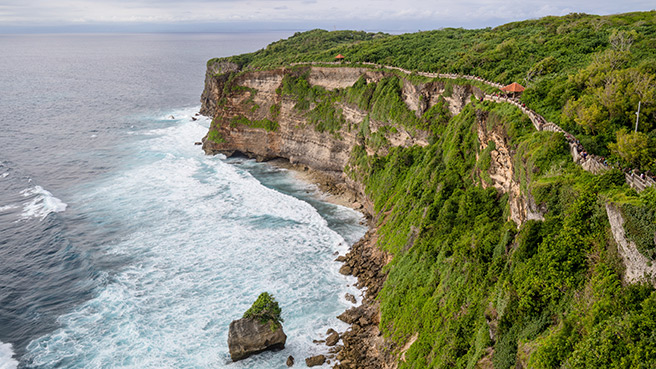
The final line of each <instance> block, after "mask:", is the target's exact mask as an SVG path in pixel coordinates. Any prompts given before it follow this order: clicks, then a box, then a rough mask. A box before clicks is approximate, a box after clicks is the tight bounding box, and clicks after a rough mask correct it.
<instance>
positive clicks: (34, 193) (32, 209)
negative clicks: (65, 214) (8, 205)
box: [21, 186, 67, 219]
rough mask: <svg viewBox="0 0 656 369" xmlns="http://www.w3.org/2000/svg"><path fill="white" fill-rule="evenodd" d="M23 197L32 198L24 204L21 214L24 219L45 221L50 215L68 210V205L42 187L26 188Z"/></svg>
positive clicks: (22, 193)
mask: <svg viewBox="0 0 656 369" xmlns="http://www.w3.org/2000/svg"><path fill="white" fill-rule="evenodd" d="M21 195H23V196H25V197H29V198H30V199H29V200H28V201H27V202H25V203H23V213H22V214H21V217H22V218H23V219H27V218H41V219H43V218H45V217H46V216H47V215H48V214H50V213H59V212H62V211H64V210H66V206H67V205H66V203H64V202H63V201H61V200H60V199H58V198H56V197H55V196H53V195H52V194H51V193H50V192H49V191H47V190H45V189H43V187H41V186H34V187H30V188H26V189H24V190H23V191H21Z"/></svg>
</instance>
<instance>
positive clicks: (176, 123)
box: [0, 33, 366, 369]
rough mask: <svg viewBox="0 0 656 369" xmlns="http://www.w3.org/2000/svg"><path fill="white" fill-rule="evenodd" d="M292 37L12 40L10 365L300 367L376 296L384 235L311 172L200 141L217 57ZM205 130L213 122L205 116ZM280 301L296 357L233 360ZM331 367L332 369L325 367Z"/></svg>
mask: <svg viewBox="0 0 656 369" xmlns="http://www.w3.org/2000/svg"><path fill="white" fill-rule="evenodd" d="M288 36H290V34H287V33H240V34H135V35H97V34H96V35H0V48H1V49H2V50H3V52H2V53H1V54H0V96H1V98H0V128H1V130H2V134H1V135H0V369H8V368H12V369H13V368H223V367H228V366H229V367H231V368H286V365H285V360H286V358H287V356H289V355H292V356H294V357H295V358H296V360H297V361H299V360H302V359H304V358H305V357H308V356H311V355H315V354H319V353H326V352H327V347H325V346H323V345H320V344H315V343H313V340H315V339H323V338H324V337H325V332H326V330H327V329H328V328H334V329H337V330H344V329H345V328H346V325H345V324H344V323H342V322H340V321H338V320H337V319H336V316H337V315H339V314H340V313H341V312H342V311H343V310H345V309H347V308H348V307H350V306H351V304H350V303H349V302H347V301H346V300H345V298H344V295H345V293H347V292H348V293H351V294H354V295H356V296H358V300H360V297H359V296H360V294H361V291H359V290H357V289H356V288H355V287H354V286H353V284H354V283H355V279H354V278H353V277H346V276H343V275H341V274H339V273H338V270H339V267H340V265H339V264H338V263H336V262H335V261H334V259H335V257H336V254H337V253H339V254H344V253H346V251H347V250H348V248H349V246H350V245H351V244H353V243H354V242H355V241H357V240H358V239H359V238H361V237H362V235H363V234H364V233H365V231H366V227H365V226H364V225H363V218H362V216H361V214H359V213H357V212H355V211H352V210H350V209H348V208H344V207H341V206H338V205H333V204H330V203H327V202H325V201H324V195H323V194H322V193H321V192H320V191H319V190H318V189H317V187H316V186H314V185H312V184H308V183H305V182H303V181H301V180H299V179H298V178H297V177H296V176H295V175H294V173H293V172H290V171H287V170H284V169H280V168H276V167H273V166H270V165H268V164H266V163H256V162H254V161H252V160H247V159H244V158H230V159H226V158H225V157H222V156H220V155H218V156H206V155H204V153H203V152H202V150H201V149H200V146H196V145H194V142H196V141H200V139H201V138H202V137H203V136H204V135H205V133H206V132H207V128H208V127H209V124H210V120H209V118H206V117H199V116H196V112H198V110H199V108H200V106H199V104H200V103H199V100H200V94H201V92H202V89H203V81H204V74H205V63H206V61H207V60H208V59H210V58H212V57H218V56H227V55H232V54H239V53H244V52H250V51H255V50H257V49H259V48H262V47H264V46H266V45H267V44H268V43H270V42H272V41H276V40H279V39H281V38H286V37H288ZM194 118H195V120H194ZM264 291H268V292H270V293H272V294H273V295H274V296H275V297H276V299H277V300H278V302H279V303H280V306H281V308H282V311H283V313H282V317H283V319H284V330H285V333H286V334H287V336H288V339H287V345H286V348H285V349H284V350H282V351H279V352H267V353H263V354H260V355H256V356H253V357H251V358H248V359H246V360H243V361H240V362H237V363H232V362H231V361H230V357H229V352H228V347H227V336H228V325H229V323H230V322H231V321H232V320H234V319H238V318H240V317H241V315H242V314H243V312H244V311H245V310H246V309H247V308H248V307H249V306H250V304H251V303H252V302H253V301H254V300H255V299H256V298H257V296H258V295H259V294H260V293H261V292H264ZM325 366H326V367H328V365H325Z"/></svg>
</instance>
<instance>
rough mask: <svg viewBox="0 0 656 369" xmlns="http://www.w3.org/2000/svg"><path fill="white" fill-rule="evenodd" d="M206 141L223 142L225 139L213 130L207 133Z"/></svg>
mask: <svg viewBox="0 0 656 369" xmlns="http://www.w3.org/2000/svg"><path fill="white" fill-rule="evenodd" d="M207 139H208V140H210V141H212V142H215V143H222V142H225V138H223V136H221V134H220V133H219V131H217V130H214V129H212V130H210V131H209V133H208V134H207Z"/></svg>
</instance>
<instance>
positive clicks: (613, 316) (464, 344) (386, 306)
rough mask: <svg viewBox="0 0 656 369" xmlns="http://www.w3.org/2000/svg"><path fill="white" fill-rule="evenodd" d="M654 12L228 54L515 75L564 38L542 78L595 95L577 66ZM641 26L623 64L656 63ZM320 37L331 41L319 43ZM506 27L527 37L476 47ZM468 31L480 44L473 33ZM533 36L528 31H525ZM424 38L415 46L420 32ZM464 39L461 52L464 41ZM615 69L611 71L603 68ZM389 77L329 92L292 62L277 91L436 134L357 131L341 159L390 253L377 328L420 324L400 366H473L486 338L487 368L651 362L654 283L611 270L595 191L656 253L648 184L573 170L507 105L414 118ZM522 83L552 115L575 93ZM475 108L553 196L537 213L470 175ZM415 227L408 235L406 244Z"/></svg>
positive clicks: (646, 22)
mask: <svg viewBox="0 0 656 369" xmlns="http://www.w3.org/2000/svg"><path fill="white" fill-rule="evenodd" d="M653 18H654V13H653V12H651V13H641V14H629V15H621V16H613V17H595V16H582V15H571V16H567V17H563V18H551V17H550V18H545V19H540V20H536V21H528V22H520V23H515V24H510V25H506V26H501V27H499V28H498V29H494V30H473V31H466V30H443V31H434V32H424V33H419V34H412V35H402V36H387V35H367V34H363V33H349V32H341V33H329V32H325V31H311V32H308V33H304V34H298V35H296V36H294V37H293V38H291V39H290V40H287V41H280V42H278V43H276V44H274V45H273V46H270V47H269V48H267V50H268V51H267V50H264V51H260V52H258V53H255V54H250V55H245V56H239V57H234V58H233V59H234V60H237V61H241V62H243V63H246V64H247V65H249V66H251V67H261V66H267V65H275V64H279V63H287V62H290V61H298V60H300V59H302V60H307V61H309V60H317V59H324V60H330V58H331V57H332V55H334V54H335V53H336V52H337V51H339V52H341V53H343V54H346V55H349V56H350V58H351V59H352V60H368V61H377V62H381V63H386V64H393V65H398V66H402V67H408V68H421V69H425V70H430V69H431V68H430V66H435V67H436V68H438V69H440V70H450V71H458V72H465V73H472V74H478V75H482V76H485V77H488V78H490V79H493V80H495V79H496V80H500V81H510V80H512V79H514V78H519V77H518V76H522V75H524V74H525V73H526V72H527V70H530V69H531V68H533V67H534V66H535V65H536V64H535V63H536V60H537V63H538V64H539V62H540V61H541V60H543V59H544V58H546V57H548V56H549V55H552V56H553V55H555V54H554V53H556V54H558V53H559V56H558V62H557V63H556V64H555V66H552V67H550V68H551V69H549V68H547V69H548V70H550V71H549V72H546V73H544V74H542V75H541V76H539V77H538V79H537V81H536V82H534V83H535V84H536V85H540V84H542V85H545V84H546V85H548V86H551V87H550V88H552V89H558V88H561V87H558V86H559V85H560V84H565V85H566V86H569V87H567V89H572V91H573V92H572V94H573V95H572V96H576V99H582V98H583V99H585V98H586V96H592V97H595V96H597V95H595V92H594V91H592V90H591V87H590V86H588V85H586V84H585V83H583V84H580V83H579V82H578V81H577V80H576V78H578V77H576V76H580V75H585V73H588V72H591V70H592V69H594V68H599V65H597V64H594V63H591V60H593V59H594V58H595V55H601V54H603V53H605V52H606V50H608V48H609V44H608V43H609V41H608V40H609V38H608V37H609V35H611V34H613V32H615V34H617V31H613V28H617V29H624V30H625V31H626V32H632V31H636V32H642V31H643V30H651V29H653V25H654V21H653ZM595 27H596V28H595ZM590 30H592V31H590ZM647 33H648V32H642V33H640V36H639V37H636V38H635V41H634V43H633V46H632V48H631V52H630V60H629V61H626V62H624V64H623V65H622V66H621V68H616V69H614V70H616V71H627V70H628V71H629V72H627V73H628V74H630V73H633V72H631V71H630V70H631V68H637V70H639V71H642V72H640V73H647V74H648V75H653V71H651V72H650V71H649V70H648V69H644V68H649V67H645V65H649V63H652V59H651V58H653V57H654V56H653V55H652V54H651V53H645V52H643V51H644V50H643V49H644V45H643V46H639V45H640V43H641V42H642V43H645V44H646V45H649V43H650V42H652V43H653V35H652V36H649V35H648V34H647ZM552 34H553V37H549V35H552ZM510 36H513V37H510ZM649 37H652V38H649ZM322 38H327V39H329V41H327V43H325V44H324V43H323V42H322ZM508 40H515V41H514V42H515V45H516V46H522V47H520V48H519V49H527V50H530V51H531V52H530V53H526V54H522V55H523V56H520V55H514V56H515V58H514V59H515V62H514V63H513V65H507V64H504V65H505V66H499V63H501V61H499V59H497V61H496V62H493V61H486V60H487V59H486V58H485V57H484V56H485V55H488V56H490V55H493V54H494V53H496V52H497V51H499V52H500V51H501V50H502V49H504V48H505V46H502V45H503V44H504V43H506V44H507V43H508V42H510V41H508ZM595 40H597V41H595ZM356 43H357V44H356ZM479 43H484V44H487V45H488V46H476V45H478V44H479ZM529 44H533V45H535V47H534V48H533V49H531V48H529V47H528V46H527V47H524V46H526V45H529ZM556 44H557V45H556ZM574 44H576V45H580V47H572V45H574ZM323 45H327V46H323ZM411 45H414V48H415V50H422V53H417V54H416V55H420V56H421V57H419V56H417V57H415V56H412V57H411V56H410V54H412V55H415V54H414V53H410V51H404V50H412V46H411ZM422 45H424V49H421V48H419V47H420V46H422ZM447 45H450V47H444V46H447ZM538 45H542V46H538ZM549 45H555V46H553V47H548V46H549ZM558 45H560V46H558ZM581 45H582V46H581ZM585 45H588V46H585ZM437 46H439V47H437ZM506 46H507V45H506ZM477 50H478V51H477ZM641 50H642V51H641ZM468 53H471V57H465V55H467V54H468ZM545 55H546V56H545ZM625 56H626V55H625ZM474 57H475V58H479V59H476V60H478V62H476V63H475V64H474V65H476V67H473V66H466V64H463V63H464V61H469V60H471V58H474ZM358 58H359V59H358ZM554 58H556V57H555V56H554ZM483 59H485V60H483ZM438 62H440V63H442V64H436V63H438ZM422 63H423V64H422ZM550 63H551V62H550ZM550 63H548V64H549V65H551V64H550ZM591 65H593V67H590V66H591ZM591 68H592V69H591ZM645 71H646V72H645ZM592 72H594V71H592ZM592 72H591V73H592ZM504 73H505V74H504ZM595 73H596V72H595ZM610 73H611V75H608V76H607V77H608V79H611V80H612V78H611V77H613V75H612V73H614V72H613V71H611V72H610ZM650 73H651V74H650ZM592 74H594V73H592ZM615 77H617V76H615ZM618 78H619V77H618ZM397 82H398V80H395V79H390V80H385V81H381V82H380V83H378V84H369V85H367V84H366V83H364V81H360V82H358V83H356V85H355V86H354V87H352V88H349V89H345V90H343V91H337V92H327V91H322V90H321V89H320V88H312V87H310V86H309V85H307V84H306V83H305V82H304V80H303V77H302V76H301V77H299V78H295V79H292V78H287V80H286V81H285V83H284V85H283V88H282V89H281V91H280V93H281V94H285V95H290V96H293V97H294V98H295V99H296V100H297V102H298V103H297V109H298V110H299V111H307V114H308V117H309V118H310V119H309V120H310V122H311V123H313V124H315V125H316V128H317V129H319V130H328V131H331V132H336V131H337V130H338V129H357V130H358V132H360V134H362V135H364V137H365V138H366V139H367V140H366V141H365V142H366V144H367V145H370V146H371V145H384V144H385V143H384V142H382V143H381V141H384V137H383V138H380V137H378V138H376V137H374V135H373V134H371V132H369V131H368V127H367V124H366V122H364V123H363V124H362V125H361V126H360V127H348V128H346V127H343V126H342V125H343V121H342V120H341V114H340V112H339V111H338V110H337V109H335V108H332V106H334V103H335V102H342V103H343V102H347V103H352V104H357V105H358V106H360V107H361V108H363V109H367V110H368V111H370V114H371V116H372V117H373V116H375V117H376V118H378V119H381V118H384V117H385V116H388V118H387V120H388V121H389V123H390V129H393V126H394V125H395V124H402V125H404V126H406V127H417V128H422V129H428V130H429V131H431V133H432V135H433V138H432V140H431V142H432V144H431V145H430V146H428V147H426V148H418V147H413V148H408V149H399V148H396V149H391V150H390V152H389V154H388V155H386V156H383V157H380V156H367V155H366V151H365V150H364V148H363V147H356V150H354V152H353V155H352V159H351V162H350V164H349V167H348V168H347V172H348V173H349V175H351V176H352V177H354V178H357V179H359V180H360V181H362V182H363V183H365V184H366V186H367V191H368V194H369V196H370V197H371V198H372V199H373V200H374V202H375V204H376V211H377V212H378V213H379V214H381V218H380V219H381V220H380V222H381V224H380V226H381V227H380V238H379V246H380V247H382V248H384V249H386V250H387V251H389V252H391V253H392V254H393V255H394V258H393V260H392V262H391V264H390V266H389V267H388V270H389V277H388V280H387V282H386V284H385V286H384V288H383V291H382V292H381V294H380V299H381V310H382V323H381V328H382V330H383V332H384V333H385V335H386V336H387V337H388V338H389V339H391V340H393V341H395V342H398V343H400V344H402V343H403V342H405V340H407V339H408V337H410V336H411V335H412V334H414V333H416V332H418V333H419V338H418V340H417V342H415V344H413V345H412V347H411V348H410V350H409V351H408V353H407V354H406V356H405V357H406V359H407V361H406V362H403V363H401V367H404V368H424V367H436V368H454V367H456V368H472V367H474V366H475V364H476V363H477V362H478V361H479V360H480V359H481V358H482V357H484V356H486V355H488V354H489V353H490V352H494V355H493V356H491V357H492V361H493V363H494V366H495V368H511V367H515V365H516V364H517V363H521V364H523V365H528V366H529V367H535V368H556V367H563V366H564V367H590V368H606V367H608V368H611V367H617V368H640V367H644V368H650V367H655V366H656V336H655V335H654V333H653V332H656V292H655V291H654V289H653V288H652V287H651V286H650V285H628V286H627V285H623V284H622V282H621V277H620V276H621V273H622V266H621V262H620V261H619V258H618V256H617V254H616V250H615V246H614V241H612V236H611V234H610V232H609V224H608V220H607V218H606V215H605V210H604V204H605V201H607V200H608V199H615V200H620V201H621V202H622V203H624V204H625V205H624V208H625V209H628V210H625V215H627V217H628V220H629V221H628V223H629V227H627V231H629V234H630V235H631V234H633V237H635V238H636V239H640V242H642V243H643V245H642V247H644V249H643V250H641V251H643V253H644V254H645V255H648V256H650V257H653V250H654V249H655V248H656V245H654V244H653V241H652V240H651V239H650V237H649V235H650V234H652V233H653V230H654V228H656V223H654V213H655V212H656V192H655V191H653V190H652V191H645V192H643V193H642V194H641V195H637V194H636V193H635V192H633V191H632V190H629V189H628V188H627V187H626V185H624V184H623V182H624V181H623V175H622V174H621V173H619V172H617V171H611V172H608V173H607V174H604V175H603V176H593V175H591V174H589V173H587V172H584V171H582V170H581V169H580V168H579V167H577V166H576V165H574V164H573V163H572V162H571V158H570V156H569V153H568V151H567V147H566V143H565V141H564V138H563V137H562V135H559V134H554V133H549V132H535V131H534V130H533V129H532V127H531V125H530V122H528V120H527V118H526V117H524V116H523V115H521V113H520V112H519V111H518V110H517V109H516V108H513V107H511V106H507V105H499V104H492V103H485V104H480V103H479V104H477V105H476V106H473V105H471V104H470V105H468V107H467V108H465V110H464V111H463V112H462V113H461V114H459V115H458V116H455V117H449V116H448V114H446V111H445V110H444V109H443V108H441V107H438V108H437V109H434V110H433V111H431V114H426V115H425V116H424V117H421V118H416V117H414V115H412V114H411V113H410V112H409V111H407V108H405V105H403V104H402V102H401V104H399V101H400V98H399V90H398V86H399V84H398V83H397ZM540 93H542V92H540ZM531 94H533V95H531ZM527 95H528V96H527V98H532V99H534V100H530V101H533V102H534V103H535V104H537V105H538V106H540V107H541V108H542V109H544V111H546V112H547V113H549V114H551V115H552V116H554V117H560V116H561V114H560V113H558V112H559V111H560V109H561V108H562V107H563V106H565V105H566V104H567V101H569V100H570V98H568V99H567V100H565V102H564V103H563V102H562V101H560V100H558V99H549V98H548V97H544V96H541V95H540V94H539V93H537V92H536V91H535V90H534V91H533V92H531V91H530V90H529V91H528V93H527ZM557 100H558V101H557ZM559 104H561V105H562V106H561V105H559ZM563 104H564V105H563ZM404 109H405V110H404ZM476 110H478V111H479V112H480V111H484V112H487V114H488V122H495V123H494V124H496V125H502V126H503V128H504V130H505V132H506V133H507V134H508V136H509V139H510V143H511V145H512V148H513V149H514V150H515V152H516V154H515V161H516V163H515V164H516V167H517V168H518V169H519V170H520V174H519V176H520V178H521V179H522V187H523V190H525V191H531V193H532V194H533V196H534V197H535V199H536V201H537V202H538V203H541V204H544V205H545V206H546V207H547V209H548V212H547V213H546V215H545V220H544V221H543V222H538V221H529V222H527V223H525V224H524V225H523V226H522V227H521V228H520V229H517V228H516V226H515V224H514V223H511V222H507V221H506V220H507V219H508V204H507V199H506V196H505V195H500V194H498V193H497V192H496V191H495V190H492V189H487V190H486V189H482V188H481V187H480V186H478V185H477V183H478V180H477V178H478V176H479V175H480V173H479V172H478V170H479V169H477V168H483V169H485V168H487V166H489V162H486V160H487V161H489V157H487V156H486V155H485V153H482V154H481V155H479V162H478V163H477V162H476V155H475V154H476V152H477V150H478V147H479V143H478V142H477V135H476V129H475V127H474V125H475V123H476V116H477V111H476ZM650 114H651V113H650ZM652 119H653V117H652ZM570 123H571V122H570ZM574 123H576V122H574ZM652 123H653V120H652ZM566 124H569V123H566ZM576 124H578V123H576ZM579 126H580V127H579V129H581V131H584V129H583V126H581V125H579ZM612 129H614V130H615V131H616V130H617V127H614V128H612ZM615 131H613V130H611V133H614V132H615ZM646 131H647V133H649V134H653V132H649V131H648V130H646ZM589 133H592V132H589ZM597 136H599V133H596V134H589V135H588V136H586V139H590V140H591V142H592V140H599V139H598V138H596V137H597ZM607 136H609V137H611V136H613V134H610V135H607ZM595 142H596V141H595ZM488 156H489V155H488ZM628 228H632V230H631V229H628ZM631 232H633V233H631ZM412 234H415V235H416V238H415V239H414V242H413V243H412V244H410V243H409V241H410V239H411V235H412ZM650 252H651V254H650ZM490 326H492V327H493V329H492V331H493V332H494V338H493V339H492V338H490V334H489V331H490Z"/></svg>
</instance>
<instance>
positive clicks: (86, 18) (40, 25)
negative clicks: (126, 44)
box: [0, 0, 656, 33]
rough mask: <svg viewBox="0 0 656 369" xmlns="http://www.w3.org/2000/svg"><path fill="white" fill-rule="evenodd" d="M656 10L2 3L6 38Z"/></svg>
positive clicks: (600, 3) (641, 4) (386, 0)
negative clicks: (29, 34)
mask: <svg viewBox="0 0 656 369" xmlns="http://www.w3.org/2000/svg"><path fill="white" fill-rule="evenodd" d="M654 8H656V1H654V0H583V1H577V0H569V1H567V0H550V1H536V0H465V1H458V0H192V1H179V0H93V1H90V0H0V33H7V32H53V31H61V32H70V31H76V32H135V31H148V32H157V31H186V32H190V31H196V32H211V31H217V32H224V31H230V30H235V31H247V30H254V31H257V30H285V31H286V30H307V29H312V28H324V29H330V30H332V29H358V30H368V31H378V30H380V31H417V30H420V29H421V30H428V29H437V28H441V27H465V28H481V27H489V26H491V27H494V26H497V25H500V24H503V23H507V22H511V21H517V20H524V19H530V18H539V17H543V16H546V15H565V14H568V13H572V12H583V13H589V14H616V13H624V12H630V11H644V10H652V9H654Z"/></svg>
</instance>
